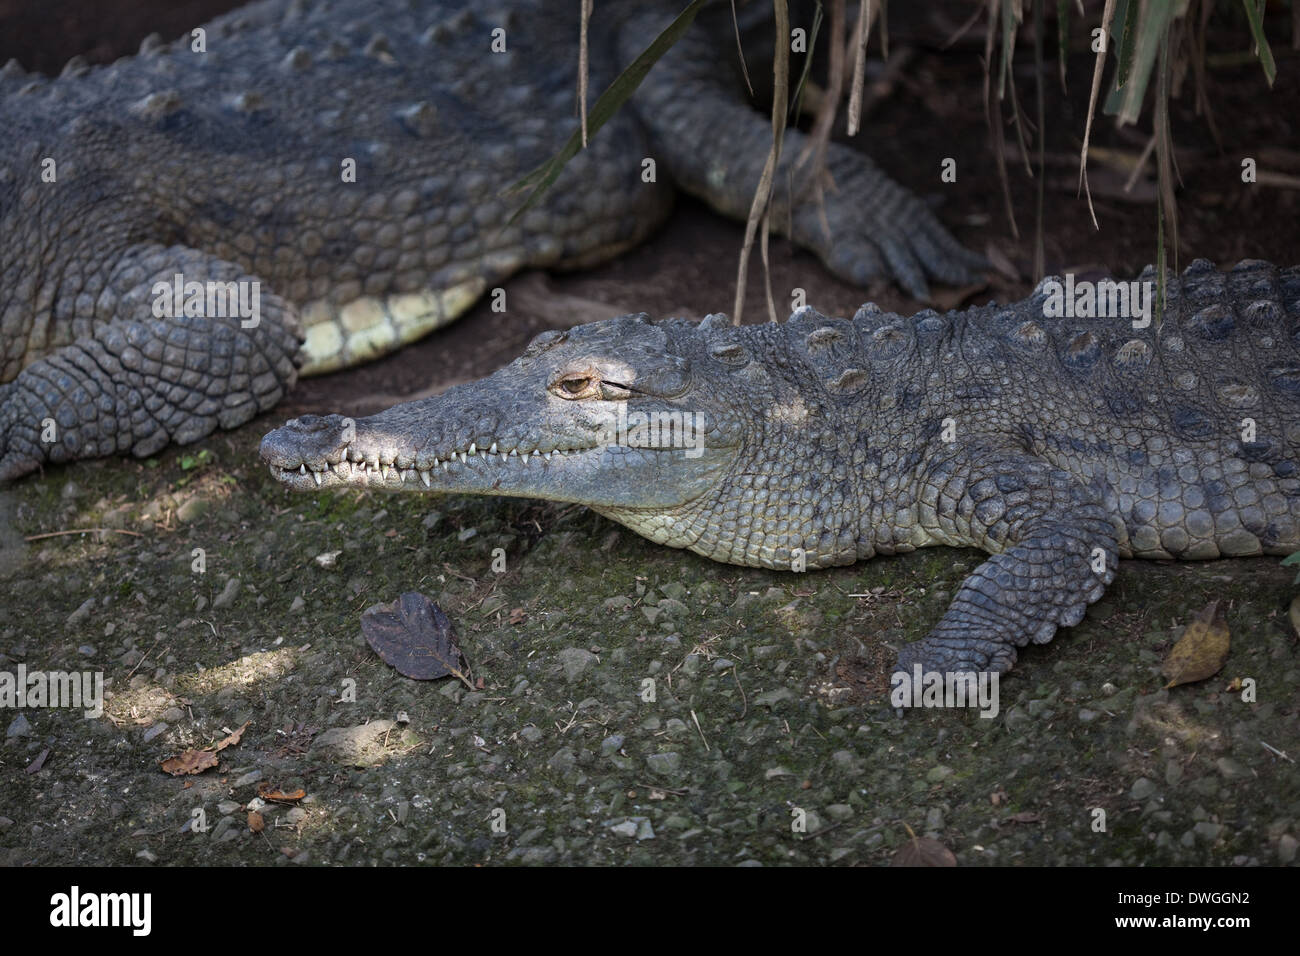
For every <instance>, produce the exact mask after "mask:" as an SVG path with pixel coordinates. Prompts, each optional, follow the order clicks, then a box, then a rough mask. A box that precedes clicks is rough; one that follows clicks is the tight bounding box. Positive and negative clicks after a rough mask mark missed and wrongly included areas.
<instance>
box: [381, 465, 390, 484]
mask: <svg viewBox="0 0 1300 956" xmlns="http://www.w3.org/2000/svg"><path fill="white" fill-rule="evenodd" d="M379 474H380V475H382V476H383V479H384V481H387V480H388V466H387V465H380V466H379Z"/></svg>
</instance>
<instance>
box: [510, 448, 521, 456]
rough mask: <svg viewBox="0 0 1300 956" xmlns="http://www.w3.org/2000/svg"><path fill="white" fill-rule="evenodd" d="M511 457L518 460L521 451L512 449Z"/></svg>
mask: <svg viewBox="0 0 1300 956" xmlns="http://www.w3.org/2000/svg"><path fill="white" fill-rule="evenodd" d="M510 457H511V458H518V457H519V449H518V448H511V449H510Z"/></svg>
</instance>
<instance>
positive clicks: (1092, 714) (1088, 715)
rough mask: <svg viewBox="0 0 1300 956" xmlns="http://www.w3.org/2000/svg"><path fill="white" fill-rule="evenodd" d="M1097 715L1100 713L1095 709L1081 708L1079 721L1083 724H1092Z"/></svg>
mask: <svg viewBox="0 0 1300 956" xmlns="http://www.w3.org/2000/svg"><path fill="white" fill-rule="evenodd" d="M1097 717H1098V714H1097V712H1096V711H1095V710H1089V709H1088V708H1087V707H1082V708H1080V709H1079V723H1081V724H1090V723H1092V722H1093V721H1094V720H1096V719H1097Z"/></svg>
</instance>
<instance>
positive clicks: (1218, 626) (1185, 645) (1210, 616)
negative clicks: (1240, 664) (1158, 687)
mask: <svg viewBox="0 0 1300 956" xmlns="http://www.w3.org/2000/svg"><path fill="white" fill-rule="evenodd" d="M1230 644H1231V636H1230V635H1229V633H1228V619H1227V617H1226V616H1225V614H1224V612H1223V609H1222V608H1221V607H1220V606H1219V602H1218V601H1211V602H1210V603H1209V604H1208V605H1206V607H1205V610H1203V611H1201V613H1200V614H1198V615H1196V617H1194V618H1192V621H1191V623H1190V624H1188V625H1187V629H1186V630H1185V631H1183V636H1182V637H1180V638H1179V639H1178V643H1177V644H1175V645H1174V646H1173V649H1172V650H1170V652H1169V654H1168V655H1167V656H1166V657H1165V662H1164V664H1163V665H1162V667H1161V673H1163V674H1164V675H1165V677H1167V678H1169V683H1168V684H1166V685H1165V687H1166V688H1170V687H1177V686H1178V685H1179V684H1190V683H1193V682H1194V681H1198V680H1205V678H1207V677H1213V676H1214V675H1215V674H1217V673H1218V672H1219V671H1220V670H1221V669H1222V668H1223V664H1224V661H1226V660H1227V659H1228V648H1229V645H1230Z"/></svg>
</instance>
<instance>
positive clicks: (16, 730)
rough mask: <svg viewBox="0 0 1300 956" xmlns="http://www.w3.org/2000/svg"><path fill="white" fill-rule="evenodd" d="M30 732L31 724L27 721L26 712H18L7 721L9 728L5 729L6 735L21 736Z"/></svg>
mask: <svg viewBox="0 0 1300 956" xmlns="http://www.w3.org/2000/svg"><path fill="white" fill-rule="evenodd" d="M31 732H32V725H31V724H30V723H28V722H27V715H26V714H19V715H18V716H17V717H15V718H14V719H13V720H11V721H10V722H9V729H8V730H6V731H5V736H6V737H23V736H25V735H27V734H30V733H31Z"/></svg>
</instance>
